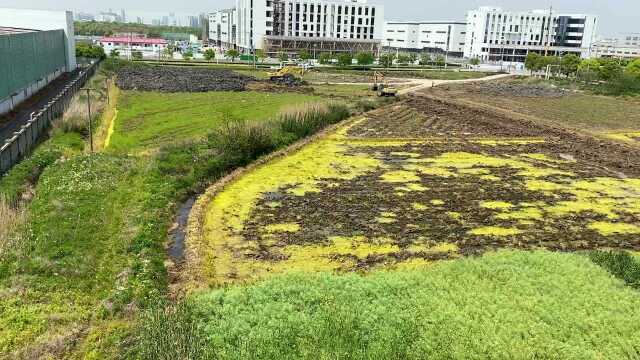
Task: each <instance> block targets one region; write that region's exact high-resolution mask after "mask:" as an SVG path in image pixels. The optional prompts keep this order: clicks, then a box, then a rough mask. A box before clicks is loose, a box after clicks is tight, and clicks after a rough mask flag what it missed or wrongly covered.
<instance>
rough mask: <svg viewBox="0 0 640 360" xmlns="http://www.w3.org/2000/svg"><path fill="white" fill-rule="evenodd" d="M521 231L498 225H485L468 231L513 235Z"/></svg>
mask: <svg viewBox="0 0 640 360" xmlns="http://www.w3.org/2000/svg"><path fill="white" fill-rule="evenodd" d="M520 233H522V231H521V230H518V229H515V228H504V227H499V226H485V227H481V228H477V229H473V230H471V231H469V234H470V235H479V236H513V235H518V234H520Z"/></svg>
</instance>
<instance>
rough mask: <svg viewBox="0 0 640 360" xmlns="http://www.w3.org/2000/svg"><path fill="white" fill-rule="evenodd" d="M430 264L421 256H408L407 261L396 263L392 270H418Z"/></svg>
mask: <svg viewBox="0 0 640 360" xmlns="http://www.w3.org/2000/svg"><path fill="white" fill-rule="evenodd" d="M431 264H432V262H431V261H429V260H426V259H423V258H410V259H409V260H407V261H403V262H399V263H397V264H396V265H395V266H394V267H393V270H418V269H422V268H424V267H426V266H429V265H431Z"/></svg>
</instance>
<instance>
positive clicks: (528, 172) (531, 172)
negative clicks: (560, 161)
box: [516, 168, 576, 178]
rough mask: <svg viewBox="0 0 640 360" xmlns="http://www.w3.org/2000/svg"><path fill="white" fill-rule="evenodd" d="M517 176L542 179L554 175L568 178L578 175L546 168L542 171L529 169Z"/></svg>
mask: <svg viewBox="0 0 640 360" xmlns="http://www.w3.org/2000/svg"><path fill="white" fill-rule="evenodd" d="M516 175H518V176H525V177H533V178H541V177H547V176H554V175H558V176H568V177H573V176H576V174H574V173H572V172H569V171H563V170H559V169H554V168H544V169H541V168H529V169H525V170H522V171H520V172H518V173H517V174H516Z"/></svg>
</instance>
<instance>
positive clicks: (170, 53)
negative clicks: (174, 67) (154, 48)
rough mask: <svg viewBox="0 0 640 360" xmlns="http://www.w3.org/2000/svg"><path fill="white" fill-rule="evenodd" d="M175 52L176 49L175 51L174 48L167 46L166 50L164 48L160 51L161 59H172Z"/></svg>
mask: <svg viewBox="0 0 640 360" xmlns="http://www.w3.org/2000/svg"><path fill="white" fill-rule="evenodd" d="M175 50H176V49H175V47H174V46H173V45H169V46H167V47H166V48H164V50H163V51H162V53H163V57H166V58H169V59H171V58H173V53H174V52H175Z"/></svg>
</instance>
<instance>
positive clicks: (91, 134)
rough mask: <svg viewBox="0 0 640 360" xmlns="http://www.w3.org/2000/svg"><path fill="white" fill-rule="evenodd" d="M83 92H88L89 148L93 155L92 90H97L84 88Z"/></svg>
mask: <svg viewBox="0 0 640 360" xmlns="http://www.w3.org/2000/svg"><path fill="white" fill-rule="evenodd" d="M82 90H86V91H87V114H88V117H89V146H90V148H91V153H93V125H92V124H91V90H95V89H92V88H84V89H82Z"/></svg>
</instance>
